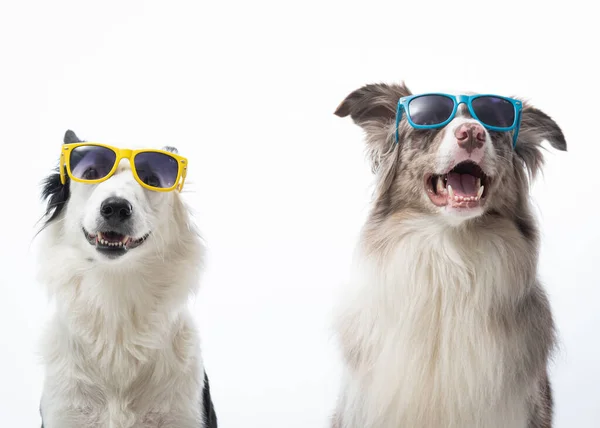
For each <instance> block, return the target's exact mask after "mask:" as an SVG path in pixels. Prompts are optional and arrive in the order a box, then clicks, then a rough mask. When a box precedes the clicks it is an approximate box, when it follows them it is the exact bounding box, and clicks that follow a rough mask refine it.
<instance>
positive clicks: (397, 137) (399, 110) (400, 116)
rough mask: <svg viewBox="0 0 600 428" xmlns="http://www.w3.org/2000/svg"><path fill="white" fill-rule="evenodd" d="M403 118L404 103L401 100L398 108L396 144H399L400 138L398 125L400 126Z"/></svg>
mask: <svg viewBox="0 0 600 428" xmlns="http://www.w3.org/2000/svg"><path fill="white" fill-rule="evenodd" d="M401 119H402V104H401V102H400V101H398V107H397V108H396V144H398V140H399V139H400V135H399V132H398V127H399V126H400V120H401Z"/></svg>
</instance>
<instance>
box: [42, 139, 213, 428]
mask: <svg viewBox="0 0 600 428" xmlns="http://www.w3.org/2000/svg"><path fill="white" fill-rule="evenodd" d="M77 141H79V140H78V139H77V137H76V136H75V134H74V133H73V132H71V131H68V132H67V133H66V135H65V143H71V142H77ZM114 196H118V197H121V198H125V199H127V200H128V201H129V202H130V203H131V205H132V207H133V214H132V216H131V218H130V220H128V226H127V227H128V230H130V231H131V232H130V233H128V234H130V235H131V236H133V237H141V236H143V235H144V234H146V233H148V232H149V233H150V235H149V237H148V238H147V239H146V241H145V242H143V243H142V244H141V245H139V246H138V247H136V248H132V249H131V250H128V251H127V252H126V254H124V255H121V256H119V257H108V256H107V255H105V254H102V253H101V252H99V251H98V250H97V249H96V247H95V245H91V244H90V242H88V239H87V238H86V236H85V233H84V232H83V230H82V227H83V228H84V229H85V230H86V231H88V232H90V233H92V232H94V233H95V232H96V231H97V230H99V228H101V227H102V224H103V223H102V222H103V220H102V217H101V216H100V204H101V203H102V201H104V200H106V199H107V198H109V197H114ZM43 197H44V198H46V199H48V206H47V212H46V225H45V230H44V237H43V238H44V242H43V243H42V250H41V254H40V258H39V263H40V269H39V278H40V281H41V282H43V283H44V284H46V285H47V287H48V289H49V291H50V294H51V296H52V297H53V298H54V299H55V301H56V313H55V315H54V317H53V319H52V320H51V322H50V323H49V325H48V329H47V331H46V332H45V335H44V340H43V347H42V352H43V358H44V362H45V366H46V375H45V382H44V390H43V397H42V401H41V413H42V419H43V423H44V426H45V428H75V427H77V428H80V427H90V428H101V427H102V428H105V427H106V428H109V427H110V428H150V427H153V428H157V427H161V428H203V427H211V428H212V427H216V426H217V425H216V417H215V414H214V409H213V407H212V402H211V398H210V390H209V386H208V379H207V378H206V375H205V373H204V367H203V362H202V358H201V355H200V348H199V340H198V334H197V331H196V329H195V327H194V323H193V320H192V317H191V315H190V313H189V311H188V309H187V303H188V298H189V297H190V296H191V295H192V294H193V293H194V292H196V290H197V287H198V283H199V274H200V270H201V267H202V260H203V253H204V250H203V245H202V243H201V240H200V237H199V235H198V233H197V231H196V229H195V228H194V226H193V224H192V222H191V220H190V218H189V214H188V210H187V209H186V207H185V206H184V204H183V203H182V201H181V199H180V197H179V195H178V193H177V192H167V193H159V192H152V191H149V190H146V189H144V188H142V187H141V186H140V185H139V184H138V183H137V182H136V181H135V180H134V178H133V176H132V173H131V171H130V166H129V164H128V163H127V161H124V162H122V163H121V165H120V166H119V169H118V171H117V173H116V174H115V175H114V176H112V177H111V178H109V179H108V180H107V181H105V182H102V183H100V184H97V185H89V184H81V183H75V182H67V183H66V184H65V185H62V184H61V183H60V178H59V175H58V172H56V173H53V174H52V175H50V176H49V177H48V178H47V179H46V181H45V184H44V188H43Z"/></svg>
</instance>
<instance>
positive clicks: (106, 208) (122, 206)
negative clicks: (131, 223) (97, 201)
mask: <svg viewBox="0 0 600 428" xmlns="http://www.w3.org/2000/svg"><path fill="white" fill-rule="evenodd" d="M132 212H133V207H132V206H131V204H130V203H129V201H128V200H127V199H123V198H116V197H111V198H108V199H105V200H104V202H102V204H101V205H100V214H101V215H102V217H104V218H105V219H106V220H110V221H114V222H120V221H125V220H127V219H128V218H129V217H131V214H132Z"/></svg>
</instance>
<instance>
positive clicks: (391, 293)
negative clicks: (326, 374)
mask: <svg viewBox="0 0 600 428" xmlns="http://www.w3.org/2000/svg"><path fill="white" fill-rule="evenodd" d="M496 232H497V231H494V230H482V231H476V232H474V231H471V232H470V233H468V234H466V233H464V231H461V230H460V229H449V228H442V227H440V226H439V225H435V224H434V225H432V224H431V223H425V222H421V221H415V222H413V223H411V224H404V225H403V229H402V232H401V233H398V235H397V239H395V242H394V243H392V244H390V245H389V246H388V247H387V250H386V249H385V248H384V247H379V249H378V250H377V251H372V252H370V253H369V254H367V251H360V252H359V255H358V257H357V263H356V273H355V274H354V277H353V279H352V284H351V287H350V290H349V291H347V292H346V293H347V294H346V299H345V301H344V303H343V305H342V308H341V311H340V314H339V318H338V333H339V335H340V339H341V342H342V347H343V349H344V354H345V357H346V362H347V369H348V371H347V376H346V385H345V387H344V393H343V397H342V399H341V409H339V413H340V414H341V415H343V417H342V420H343V423H342V428H350V427H352V428H358V427H361V428H387V427H389V428H399V427H400V428H404V427H407V428H408V427H410V428H442V427H443V428H450V427H456V428H459V427H460V428H475V427H478V428H479V427H482V428H483V427H485V428H500V427H502V428H507V427H509V428H526V426H527V414H526V404H525V399H526V395H527V388H526V386H525V385H524V381H523V380H520V379H518V378H516V377H515V372H516V367H517V366H518V365H519V361H518V358H519V357H518V354H519V353H518V352H517V351H518V349H519V347H520V346H521V343H522V339H523V338H522V337H520V335H519V334H518V332H514V331H507V330H506V329H504V328H503V326H502V325H499V324H498V323H497V322H496V320H495V318H494V316H493V314H492V312H493V311H494V310H496V309H495V308H497V307H501V306H502V305H503V303H504V302H510V300H511V299H512V298H514V297H515V296H519V295H520V294H521V293H523V292H524V291H525V290H526V288H527V284H528V282H530V281H531V274H532V272H534V271H535V266H532V265H531V264H532V258H531V257H520V255H521V254H522V252H523V251H527V250H528V248H527V245H526V243H525V242H524V241H523V240H522V238H521V237H520V235H519V234H518V232H517V231H516V230H506V229H505V230H503V235H504V236H502V238H501V237H500V236H501V235H500V234H497V233H496ZM507 244H508V246H507ZM529 250H530V249H529Z"/></svg>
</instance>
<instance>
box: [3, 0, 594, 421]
mask: <svg viewBox="0 0 600 428" xmlns="http://www.w3.org/2000/svg"><path fill="white" fill-rule="evenodd" d="M550 3H551V2H537V3H534V2H526V1H520V2H510V1H503V2H493V3H492V2H481V1H478V2H475V1H473V2H464V1H452V2H449V1H445V2H440V3H439V4H437V5H434V4H433V3H431V2H417V1H414V2H401V1H389V2H386V3H384V2H375V1H363V2H361V3H359V4H354V3H352V2H349V1H344V2H341V1H340V2H324V1H323V2H307V1H302V2H294V3H291V2H284V1H274V0H273V1H264V0H253V1H242V0H237V1H210V2H209V1H193V2H192V1H190V2H178V1H172V2H166V1H162V2H158V1H152V2H150V1H146V2H142V1H113V0H111V1H106V0H105V1H95V2H89V1H81V0H77V1H76V0H72V1H65V0H56V1H52V2H50V1H42V0H38V1H19V2H17V1H13V2H8V1H5V2H2V5H1V6H0V47H1V50H0V58H1V63H0V144H1V147H2V148H3V157H2V159H3V162H2V174H1V177H2V181H3V183H2V196H1V197H0V204H1V205H0V216H1V217H0V231H1V232H0V233H1V235H0V236H1V239H0V242H1V243H0V341H1V342H0V425H1V426H2V427H7V428H8V427H10V428H13V427H14V428H20V427H24V428H25V427H32V426H34V427H35V426H39V416H38V409H37V406H38V403H39V398H40V392H41V384H42V374H43V370H42V367H41V366H40V364H39V359H38V357H37V356H36V354H35V352H36V346H37V340H38V339H39V336H40V334H41V327H42V325H43V323H44V320H45V319H46V317H47V316H48V313H49V311H50V309H51V307H50V305H49V304H48V302H47V301H46V297H45V294H44V289H43V286H42V285H41V284H38V283H36V282H35V280H34V269H35V251H34V250H35V248H36V241H35V240H33V234H34V232H35V230H36V229H35V223H36V221H37V220H38V219H39V218H40V216H41V214H42V205H41V204H40V202H39V200H38V194H39V183H40V181H41V180H42V178H43V177H44V176H45V175H46V174H47V173H48V172H49V171H50V169H51V168H52V167H53V166H54V165H55V162H56V160H57V157H58V153H59V148H60V144H61V142H62V137H63V134H64V132H65V130H66V129H67V128H72V129H73V130H75V132H76V133H77V134H78V135H79V136H80V137H81V138H84V139H88V140H96V141H102V142H106V143H111V144H116V145H122V146H128V145H129V146H140V145H141V146H148V147H160V146H162V145H164V144H168V145H175V146H177V147H178V148H179V149H180V152H181V153H182V154H183V155H185V156H187V157H189V159H190V165H191V171H190V177H189V180H188V183H187V186H186V192H185V196H186V199H187V201H188V202H189V203H190V205H191V206H192V207H193V208H194V209H195V210H196V212H197V214H196V217H197V220H198V223H199V225H200V226H201V228H202V231H203V234H204V236H205V238H206V240H207V243H208V246H209V249H210V253H209V258H208V270H207V272H206V275H205V277H204V280H203V284H202V292H201V293H200V295H199V297H198V298H197V304H196V306H195V314H197V319H198V322H199V325H200V329H201V333H202V340H203V349H204V356H205V362H206V366H207V369H208V373H209V376H210V379H211V385H212V390H213V398H214V402H215V405H216V408H217V412H218V416H219V420H220V426H222V427H224V428H236V427H256V428H259V427H260V428H263V427H273V428H280V427H286V428H288V427H289V428H296V427H297V428H306V427H326V426H327V420H328V417H329V414H330V413H331V411H332V409H333V406H334V402H335V397H336V394H337V387H338V374H339V361H338V356H337V353H336V348H335V346H334V342H333V341H332V340H331V330H330V324H331V310H332V306H333V305H334V303H335V301H336V300H335V296H336V293H337V292H339V291H340V284H341V283H342V280H343V277H344V275H345V272H346V271H345V269H346V268H347V266H348V264H349V261H350V255H351V252H352V247H353V245H354V243H355V240H356V235H357V233H358V231H359V228H360V226H361V223H362V221H363V219H364V216H365V213H366V209H367V207H368V202H369V195H370V185H371V174H370V170H369V168H368V165H367V163H366V161H365V159H364V156H363V142H362V132H361V130H360V129H359V128H358V127H356V126H355V125H353V124H352V123H351V121H350V120H349V119H345V120H342V119H339V118H337V117H336V116H334V115H333V111H334V110H335V108H336V106H337V105H338V103H339V102H340V101H341V100H342V99H343V98H344V97H345V96H346V95H347V94H348V93H349V92H350V91H352V90H354V89H356V88H358V87H359V86H361V85H363V84H365V83H370V82H378V81H385V82H394V81H395V82H398V81H400V80H406V82H407V83H408V85H409V86H410V87H411V89H412V90H413V92H424V91H460V90H471V91H476V92H492V93H498V94H504V95H509V96H510V95H518V96H522V97H525V98H527V99H529V100H531V101H532V102H533V103H534V104H535V105H536V106H538V107H539V108H541V109H543V110H544V111H546V112H547V113H548V114H550V115H551V116H552V117H553V118H554V119H556V121H557V122H558V123H559V124H560V125H561V127H562V129H563V130H564V132H565V135H566V137H567V143H568V146H569V151H568V152H567V153H556V152H554V151H552V150H550V151H549V152H548V156H547V161H548V162H547V167H546V170H545V171H546V174H545V176H544V177H543V178H542V179H540V180H539V181H538V183H537V184H536V186H535V187H534V189H533V197H534V200H535V203H536V207H537V209H538V211H539V216H540V219H541V224H542V228H543V248H542V254H541V261H540V275H541V277H542V279H543V281H544V283H545V284H546V286H547V290H548V292H549V294H550V296H551V300H552V306H553V309H554V312H555V316H556V322H557V324H558V327H559V332H560V337H561V350H560V352H559V353H558V354H557V355H556V360H555V364H554V365H553V368H552V381H553V385H554V391H555V398H556V419H555V420H556V427H560V428H571V427H578V428H592V427H598V426H600V365H599V362H600V345H599V342H600V334H599V333H598V331H599V330H600V311H599V310H598V308H599V303H598V299H599V298H600V280H599V279H598V278H599V275H598V270H597V269H598V263H599V262H600V257H599V256H600V250H599V249H598V242H599V241H600V226H599V225H598V209H597V206H598V183H599V179H598V171H597V169H596V165H597V164H598V158H599V157H600V137H599V136H598V123H599V122H600V111H599V108H598V107H599V105H600V104H599V103H598V100H599V99H600V91H599V90H598V85H597V82H598V76H599V75H600V68H599V65H598V53H597V52H598V50H597V43H598V40H600V32H599V30H598V21H597V14H596V13H594V12H592V11H591V10H586V7H587V4H586V3H583V2H577V1H569V2H564V3H562V4H563V5H564V6H560V7H557V6H553V5H551V4H550ZM590 5H591V3H590ZM589 7H591V6H589ZM57 269H60V266H57Z"/></svg>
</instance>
